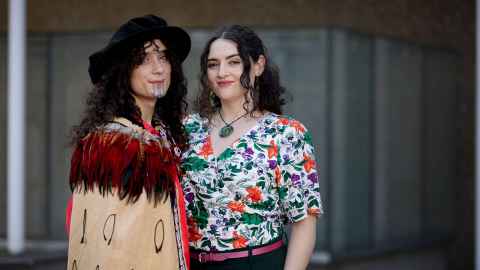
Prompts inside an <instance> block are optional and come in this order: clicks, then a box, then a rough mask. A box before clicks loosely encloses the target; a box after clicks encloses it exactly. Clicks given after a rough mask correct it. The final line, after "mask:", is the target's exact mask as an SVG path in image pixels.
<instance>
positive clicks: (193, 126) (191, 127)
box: [185, 122, 200, 134]
mask: <svg viewBox="0 0 480 270" xmlns="http://www.w3.org/2000/svg"><path fill="white" fill-rule="evenodd" d="M199 128H200V123H198V122H193V123H188V124H186V125H185V131H186V132H187V133H188V134H190V133H194V132H197V131H198V129H199Z"/></svg>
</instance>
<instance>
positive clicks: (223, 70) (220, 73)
mask: <svg viewBox="0 0 480 270" xmlns="http://www.w3.org/2000/svg"><path fill="white" fill-rule="evenodd" d="M227 74H228V70H227V67H226V66H225V64H223V63H220V64H219V65H218V73H217V76H218V77H220V78H223V77H225V76H227Z"/></svg>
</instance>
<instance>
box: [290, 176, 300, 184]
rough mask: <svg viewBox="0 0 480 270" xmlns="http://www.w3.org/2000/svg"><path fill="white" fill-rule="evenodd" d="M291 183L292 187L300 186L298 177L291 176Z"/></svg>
mask: <svg viewBox="0 0 480 270" xmlns="http://www.w3.org/2000/svg"><path fill="white" fill-rule="evenodd" d="M292 183H293V185H294V186H299V185H300V175H298V174H292Z"/></svg>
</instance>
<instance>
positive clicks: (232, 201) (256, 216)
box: [182, 113, 322, 251]
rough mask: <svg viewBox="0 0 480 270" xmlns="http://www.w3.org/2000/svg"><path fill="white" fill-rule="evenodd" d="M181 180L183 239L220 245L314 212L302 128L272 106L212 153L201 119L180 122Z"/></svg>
mask: <svg viewBox="0 0 480 270" xmlns="http://www.w3.org/2000/svg"><path fill="white" fill-rule="evenodd" d="M184 124H185V127H186V130H187V133H188V135H189V143H190V147H189V149H188V150H187V151H186V152H185V153H184V155H183V158H182V159H183V160H182V168H183V171H184V177H183V185H184V192H185V198H186V203H187V220H188V228H189V238H190V246H191V247H192V248H195V249H199V250H204V251H225V250H232V249H238V248H244V247H247V246H258V245H262V244H266V243H269V242H271V241H273V240H276V239H279V238H281V237H282V234H283V232H284V224H285V223H287V222H289V223H292V222H297V221H300V220H302V219H304V218H306V217H307V216H308V215H313V216H319V215H320V214H322V204H321V200H320V192H319V184H318V174H317V170H316V165H315V158H314V150H313V146H312V142H311V136H310V133H309V132H308V131H307V129H306V128H305V127H304V126H303V125H302V124H301V123H300V122H298V121H296V120H294V119H292V118H289V117H284V116H279V115H276V114H273V113H269V114H266V115H265V116H263V117H262V118H261V120H259V122H258V124H257V125H256V126H254V127H252V128H251V129H250V130H249V131H248V132H246V133H245V134H244V135H243V136H242V137H240V139H239V140H237V141H236V142H235V143H234V144H232V145H231V146H230V147H228V148H226V149H225V150H224V151H223V152H222V153H221V154H220V155H219V156H215V155H214V154H213V149H212V144H211V138H210V130H209V127H208V121H207V120H206V119H202V118H201V117H200V116H199V115H198V114H194V115H190V116H189V117H188V118H187V119H186V120H185V122H184Z"/></svg>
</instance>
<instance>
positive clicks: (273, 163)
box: [268, 160, 277, 170]
mask: <svg viewBox="0 0 480 270" xmlns="http://www.w3.org/2000/svg"><path fill="white" fill-rule="evenodd" d="M268 167H269V168H270V169H272V170H273V169H275V167H277V161H276V160H269V161H268Z"/></svg>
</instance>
